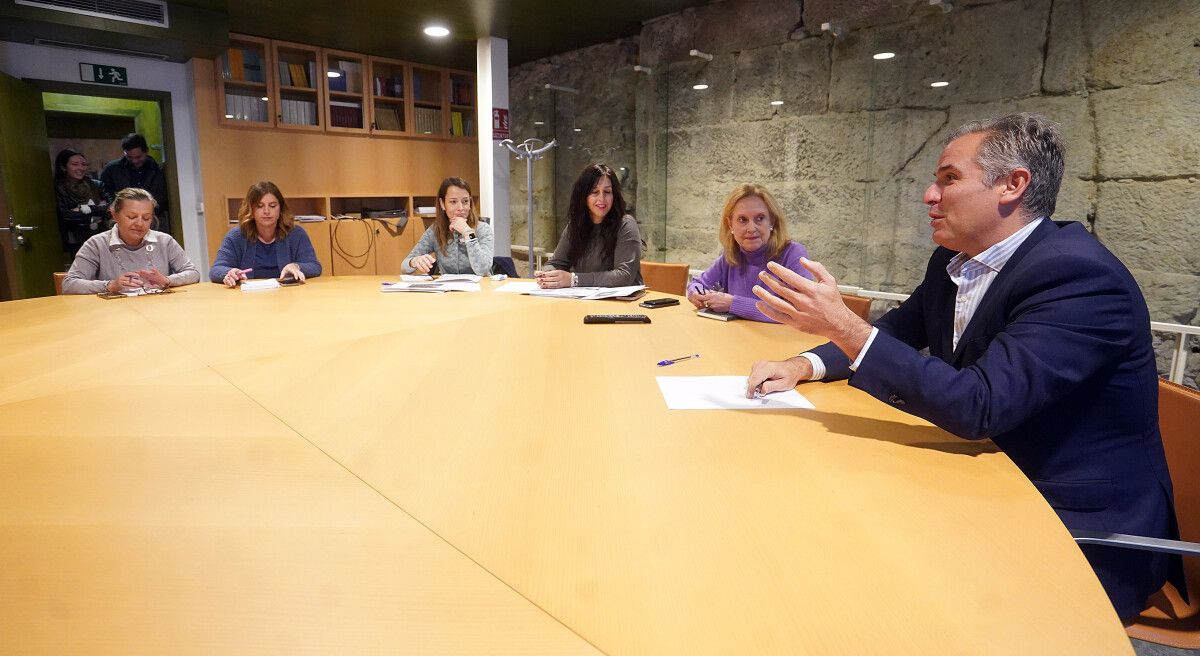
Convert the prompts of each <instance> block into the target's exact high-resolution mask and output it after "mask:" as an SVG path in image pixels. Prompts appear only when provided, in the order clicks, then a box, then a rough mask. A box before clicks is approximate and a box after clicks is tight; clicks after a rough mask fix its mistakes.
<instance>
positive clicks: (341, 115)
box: [329, 100, 363, 128]
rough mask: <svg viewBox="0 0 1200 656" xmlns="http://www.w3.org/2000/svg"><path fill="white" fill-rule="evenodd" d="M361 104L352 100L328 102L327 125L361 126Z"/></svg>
mask: <svg viewBox="0 0 1200 656" xmlns="http://www.w3.org/2000/svg"><path fill="white" fill-rule="evenodd" d="M362 120H363V119H362V105H360V104H358V103H353V102H340V101H337V100H332V101H330V102H329V125H330V126H331V127H335V128H361V127H362V126H363V124H362Z"/></svg>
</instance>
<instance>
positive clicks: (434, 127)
mask: <svg viewBox="0 0 1200 656" xmlns="http://www.w3.org/2000/svg"><path fill="white" fill-rule="evenodd" d="M413 127H414V128H416V131H417V134H437V135H440V134H441V133H442V110H440V109H433V108H431V107H414V108H413Z"/></svg>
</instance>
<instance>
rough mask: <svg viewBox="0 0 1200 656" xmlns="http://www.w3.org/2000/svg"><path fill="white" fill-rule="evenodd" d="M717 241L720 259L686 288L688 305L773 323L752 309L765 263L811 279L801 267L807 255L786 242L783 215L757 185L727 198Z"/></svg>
mask: <svg viewBox="0 0 1200 656" xmlns="http://www.w3.org/2000/svg"><path fill="white" fill-rule="evenodd" d="M717 240H718V241H719V242H720V243H721V254H720V255H719V256H717V259H716V261H715V262H713V263H712V266H710V267H708V270H706V271H705V272H704V273H702V274H700V275H698V276H696V277H695V278H694V279H693V280H692V281H691V283H689V284H688V287H687V297H688V300H689V301H691V302H692V305H695V306H696V307H697V308H708V309H710V310H714V311H716V312H728V313H730V314H733V315H735V316H738V317H741V318H743V319H752V320H754V321H767V322H773V321H775V320H774V319H772V318H770V317H768V316H767V315H765V314H763V313H762V312H760V311H759V310H758V308H757V307H755V303H757V302H758V298H757V297H756V296H754V293H753V292H752V291H751V290H752V289H753V288H754V285H756V284H758V274H759V273H761V272H763V271H764V270H765V269H766V267H767V263H768V262H777V263H779V264H781V265H783V266H785V267H787V268H788V270H790V271H795V272H796V273H799V274H800V275H802V276H804V277H806V278H811V277H812V274H810V273H809V272H808V271H807V270H806V269H805V268H804V267H803V266H801V264H800V258H803V257H806V256H807V255H808V251H807V250H805V248H804V246H803V245H801V244H799V243H797V242H794V241H792V240H790V239H788V234H787V223H786V222H785V221H784V216H783V211H782V210H780V209H779V205H778V204H777V203H776V202H775V198H774V197H772V196H771V192H769V191H767V190H766V188H765V187H763V186H762V185H756V184H743V185H738V187H737V188H736V189H734V190H733V193H731V194H729V198H727V199H725V209H724V210H723V211H722V212H721V219H720V221H719V223H718V224H717Z"/></svg>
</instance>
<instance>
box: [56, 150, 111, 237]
mask: <svg viewBox="0 0 1200 656" xmlns="http://www.w3.org/2000/svg"><path fill="white" fill-rule="evenodd" d="M87 167H88V163H87V158H86V157H84V156H83V153H81V152H79V151H78V150H73V149H71V148H64V149H63V150H61V151H59V153H58V156H57V157H55V158H54V196H55V199H56V200H57V202H58V232H59V235H60V236H61V237H62V247H63V250H64V251H66V252H67V253H69V254H70V255H71V257H75V253H77V252H78V251H79V247H80V246H82V245H83V242H85V241H87V240H88V237H91V236H92V235H94V234H96V233H98V232H101V231H103V230H104V228H105V225H104V224H105V221H106V220H107V219H108V195H107V194H105V193H104V189H103V187H102V186H101V185H100V181H99V180H95V179H93V178H91V177H89V176H88V170H87Z"/></svg>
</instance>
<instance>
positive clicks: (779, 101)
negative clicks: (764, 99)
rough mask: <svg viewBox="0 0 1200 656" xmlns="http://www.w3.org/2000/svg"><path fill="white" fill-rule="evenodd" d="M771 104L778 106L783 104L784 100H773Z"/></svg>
mask: <svg viewBox="0 0 1200 656" xmlns="http://www.w3.org/2000/svg"><path fill="white" fill-rule="evenodd" d="M771 104H772V105H774V106H776V107H778V106H780V105H782V104H783V101H782V100H772V101H771Z"/></svg>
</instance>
